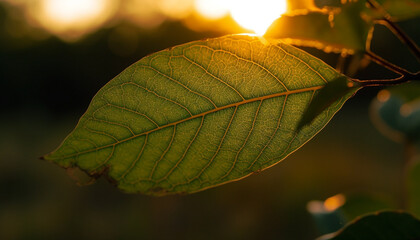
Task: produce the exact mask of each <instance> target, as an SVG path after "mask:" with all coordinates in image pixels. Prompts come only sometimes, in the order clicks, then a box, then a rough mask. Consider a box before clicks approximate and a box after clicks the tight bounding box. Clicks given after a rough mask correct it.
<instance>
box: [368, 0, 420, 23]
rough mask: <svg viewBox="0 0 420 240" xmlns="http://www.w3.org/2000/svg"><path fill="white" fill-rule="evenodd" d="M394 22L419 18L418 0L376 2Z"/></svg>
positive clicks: (419, 3) (384, 0) (382, 0)
mask: <svg viewBox="0 0 420 240" xmlns="http://www.w3.org/2000/svg"><path fill="white" fill-rule="evenodd" d="M376 1H377V2H378V3H379V4H381V6H382V7H383V8H384V9H385V10H386V11H387V12H388V13H389V14H390V15H391V17H392V18H394V19H395V20H406V19H410V18H415V17H419V16H420V0H376Z"/></svg>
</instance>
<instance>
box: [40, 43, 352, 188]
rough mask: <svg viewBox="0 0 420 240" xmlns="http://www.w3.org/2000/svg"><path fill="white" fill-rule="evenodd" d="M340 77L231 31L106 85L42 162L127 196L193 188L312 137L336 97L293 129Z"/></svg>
mask: <svg viewBox="0 0 420 240" xmlns="http://www.w3.org/2000/svg"><path fill="white" fill-rule="evenodd" d="M339 77H342V75H341V74H339V73H338V72H336V71H335V70H334V69H332V68H331V67H329V66H328V65H327V64H325V63H323V62H322V61H320V60H319V59H317V58H315V57H312V56H311V55H309V54H307V53H305V52H303V51H301V50H299V49H296V48H294V47H292V46H289V45H286V44H283V43H280V42H279V41H268V40H265V39H262V38H258V37H254V36H245V35H236V36H227V37H222V38H215V39H208V40H204V41H197V42H191V43H187V44H183V45H180V46H177V47H174V48H171V49H167V50H164V51H161V52H158V53H155V54H152V55H150V56H147V57H145V58H143V59H141V60H140V61H138V62H137V63H135V64H133V65H132V66H130V67H128V68H127V69H126V70H125V71H123V72H122V73H121V74H120V75H118V76H117V77H115V78H114V79H113V80H111V81H110V82H109V83H108V84H106V85H105V86H104V87H103V88H102V89H101V90H100V91H99V92H98V93H97V94H96V96H95V97H94V98H93V100H92V103H91V104H90V106H89V108H88V110H87V112H86V113H85V114H84V115H83V116H82V118H81V119H80V121H79V123H78V125H77V127H76V128H75V130H73V132H72V133H71V134H70V135H69V136H68V137H67V138H66V139H65V140H64V142H63V143H62V144H61V146H60V147H59V148H58V149H57V150H56V151H54V152H53V153H51V154H48V155H46V156H45V157H44V158H45V159H46V160H48V161H51V162H55V163H57V164H58V165H60V166H62V167H65V168H69V167H74V166H78V167H79V168H80V169H82V170H84V171H86V172H87V173H88V174H90V175H93V176H98V175H100V174H106V175H107V177H108V179H110V180H111V181H112V182H114V183H116V185H117V186H118V187H119V188H120V189H122V190H124V191H126V192H141V193H146V194H152V195H165V194H171V193H191V192H196V191H200V190H203V189H206V188H209V187H214V186H217V185H220V184H223V183H227V182H230V181H235V180H239V179H241V178H244V177H246V176H248V175H250V174H252V173H254V172H258V171H261V170H263V169H266V168H268V167H270V166H273V165H274V164H276V163H278V162H279V161H281V160H282V159H284V158H286V157H287V156H288V155H289V154H291V153H292V152H294V151H296V150H297V149H298V148H299V147H301V146H302V145H303V144H304V143H306V142H307V141H309V140H310V139H311V138H312V137H313V136H314V135H315V134H316V133H318V132H319V131H320V130H321V129H322V128H323V127H324V126H325V125H326V124H327V123H328V122H329V121H330V119H331V118H332V117H333V115H334V114H335V113H336V112H337V111H338V110H339V109H340V108H341V106H342V105H343V104H344V102H345V101H346V100H347V98H348V97H349V96H346V97H343V98H341V99H339V100H338V101H336V102H335V103H334V104H332V105H331V106H330V107H328V109H326V110H325V111H324V112H322V113H321V114H320V115H319V116H318V117H317V118H316V119H315V121H313V122H312V124H310V125H309V126H307V127H304V128H303V129H302V130H301V131H300V132H297V131H296V127H297V124H298V121H299V119H300V118H301V116H302V114H303V112H304V110H305V109H306V107H307V106H308V104H309V103H310V101H311V99H312V97H313V96H314V94H315V93H316V92H317V91H319V90H320V89H321V88H322V87H323V86H324V85H325V84H326V83H327V82H329V81H331V80H333V79H336V78H339Z"/></svg>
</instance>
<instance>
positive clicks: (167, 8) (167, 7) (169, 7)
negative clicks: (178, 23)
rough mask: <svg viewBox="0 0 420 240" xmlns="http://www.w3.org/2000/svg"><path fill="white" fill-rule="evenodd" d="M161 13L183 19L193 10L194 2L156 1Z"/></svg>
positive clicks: (182, 0) (183, 0)
mask: <svg viewBox="0 0 420 240" xmlns="http://www.w3.org/2000/svg"><path fill="white" fill-rule="evenodd" d="M155 1H156V4H157V6H158V8H159V9H160V11H161V12H162V13H163V14H164V15H166V16H168V17H170V18H172V19H182V18H185V17H187V16H188V15H189V14H190V13H191V12H192V10H193V7H194V0H155Z"/></svg>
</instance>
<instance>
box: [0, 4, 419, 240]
mask: <svg viewBox="0 0 420 240" xmlns="http://www.w3.org/2000/svg"><path fill="white" fill-rule="evenodd" d="M223 2H224V1H216V0H213V1H199V0H182V1H181V0H119V1H117V0H0V89H1V94H0V103H1V112H0V239H6V240H7V239H169V238H171V239H313V238H315V237H316V236H318V234H319V233H318V232H317V229H316V227H315V223H314V222H313V218H312V217H311V215H310V213H308V212H307V210H306V204H307V203H308V202H309V201H311V200H314V199H319V200H324V199H326V198H328V197H330V196H332V195H335V194H337V193H343V194H345V195H351V194H356V193H373V194H375V195H377V196H382V197H383V198H384V199H386V201H389V202H391V203H398V201H399V196H400V195H401V192H402V189H401V184H402V179H401V175H402V166H403V163H402V159H403V147H402V145H401V144H399V143H394V142H392V141H391V140H388V139H386V138H385V137H383V136H382V135H381V134H380V133H379V132H378V131H377V130H376V129H375V127H374V126H373V124H372V123H371V121H370V119H369V108H370V102H371V100H372V99H373V98H374V97H375V96H376V93H377V92H378V91H379V90H380V89H379V88H372V89H365V90H362V91H360V92H359V93H358V94H357V95H356V96H355V97H354V98H352V99H351V100H349V101H348V103H346V104H345V106H344V108H343V109H342V110H341V111H340V112H339V113H338V114H337V115H336V116H335V117H334V118H333V120H332V121H331V123H330V124H329V125H328V126H327V127H326V128H325V129H324V130H323V131H322V132H321V133H320V134H318V135H317V136H316V137H315V138H314V139H313V140H312V141H310V142H309V143H308V144H306V145H305V146H304V147H302V148H301V149H300V150H299V151H297V152H296V153H294V154H293V155H291V156H290V157H289V158H287V159H286V160H285V161H283V162H281V163H279V164H278V165H276V166H274V167H272V168H271V169H268V170H266V171H264V172H262V173H261V174H257V175H253V176H251V177H248V178H246V179H244V180H241V181H239V182H234V183H229V184H226V185H223V186H220V187H217V188H213V189H209V190H206V191H203V192H199V193H195V194H192V195H185V196H169V197H160V198H156V197H149V196H142V195H128V194H125V193H122V192H120V191H118V190H117V189H116V188H115V187H114V186H112V185H111V184H109V183H108V182H106V180H104V179H99V180H98V181H97V182H96V183H95V184H92V185H89V186H83V187H80V186H78V185H77V184H76V183H75V182H74V181H73V180H72V179H71V177H69V176H68V174H67V173H66V171H65V170H64V169H61V168H59V167H58V166H55V165H53V164H51V163H48V162H44V161H42V160H39V159H38V158H39V157H40V156H42V155H44V154H46V153H48V152H50V151H52V150H53V149H54V148H55V147H57V146H58V144H60V142H61V141H62V140H63V138H64V137H65V136H66V135H67V134H68V133H69V132H70V131H71V130H72V129H73V127H74V126H75V125H76V123H77V120H78V118H79V117H80V116H81V115H82V114H83V112H84V111H85V110H86V108H87V106H88V104H89V102H90V99H91V98H92V97H93V95H94V94H95V93H96V92H97V91H98V90H99V88H100V87H101V86H103V85H105V84H106V83H107V82H108V81H109V80H110V79H112V78H113V77H114V76H116V75H117V74H118V73H119V72H121V71H122V70H123V69H125V68H126V67H128V66H129V65H131V64H132V63H134V62H135V61H137V60H138V59H140V58H142V57H143V56H145V55H147V54H150V53H153V52H156V51H158V50H162V49H164V48H167V47H170V46H173V45H177V44H181V43H185V42H188V41H192V40H198V39H203V38H209V37H217V36H222V35H226V34H234V33H244V32H251V31H250V30H248V29H246V27H244V26H242V25H241V24H240V21H239V20H238V19H239V18H240V17H237V18H235V15H234V13H235V11H234V10H232V9H235V8H234V7H232V6H236V5H238V4H240V3H238V2H237V1H236V2H235V1H234V0H231V1H230V4H233V5H231V6H230V7H223ZM225 2H227V1H225ZM258 2H260V3H261V1H258ZM235 4H236V5H235ZM264 4H265V3H264ZM221 6H222V7H221ZM267 6H269V1H267ZM271 8H273V7H271ZM268 9H269V8H268ZM254 11H257V9H255V8H254ZM263 11H268V10H264V9H263ZM238 16H239V15H238ZM247 16H248V17H247V18H250V19H253V18H254V17H258V15H257V14H256V15H255V16H254V15H252V14H250V15H247ZM238 22H239V23H238ZM419 24H420V19H412V20H410V21H405V22H401V23H400V25H401V26H402V27H403V28H404V29H405V30H406V31H407V32H408V33H409V35H410V36H412V37H413V38H414V39H415V40H416V41H417V42H420V31H418V26H419ZM308 27H310V26H308ZM304 50H306V51H308V52H310V53H311V54H314V55H315V56H317V57H319V58H322V59H323V60H324V61H326V62H327V63H329V64H331V65H332V66H334V67H335V65H336V63H337V59H338V58H339V56H338V55H337V54H327V53H324V52H322V51H320V50H317V49H311V48H304ZM373 50H374V51H375V52H377V53H379V54H380V55H382V56H383V57H386V58H387V59H389V60H391V61H394V62H396V63H398V64H399V65H402V66H404V67H407V68H408V69H410V70H412V71H415V70H418V69H419V66H418V65H417V64H416V60H415V59H414V58H413V57H412V56H411V55H410V54H409V52H408V51H407V50H406V49H405V48H404V46H403V45H401V44H400V43H399V41H398V39H396V38H395V37H394V36H392V34H391V33H390V32H389V31H387V30H386V29H385V28H383V27H380V26H378V27H377V28H376V30H375V34H374V42H373ZM347 60H348V59H347ZM393 76H394V75H393V74H392V73H389V72H388V71H386V70H384V69H382V68H381V67H380V66H377V65H375V64H369V65H368V66H367V67H366V68H364V69H362V70H360V71H359V72H358V73H357V74H356V75H355V76H354V77H357V78H363V79H372V78H374V79H375V78H383V77H393Z"/></svg>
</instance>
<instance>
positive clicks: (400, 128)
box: [371, 82, 420, 141]
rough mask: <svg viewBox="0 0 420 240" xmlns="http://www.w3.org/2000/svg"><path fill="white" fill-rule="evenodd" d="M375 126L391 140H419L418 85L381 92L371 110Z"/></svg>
mask: <svg viewBox="0 0 420 240" xmlns="http://www.w3.org/2000/svg"><path fill="white" fill-rule="evenodd" d="M371 112H372V113H371V116H372V121H373V122H374V123H375V126H376V127H377V128H378V129H379V130H380V131H381V132H382V133H383V134H384V135H385V136H388V137H390V138H391V139H396V140H398V141H402V140H403V139H410V140H412V141H418V140H420V83H418V82H411V83H406V84H402V85H398V86H395V87H392V88H388V89H385V90H382V91H380V92H379V93H378V97H377V99H375V100H374V101H373V104H372V109H371Z"/></svg>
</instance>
